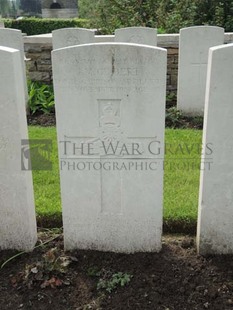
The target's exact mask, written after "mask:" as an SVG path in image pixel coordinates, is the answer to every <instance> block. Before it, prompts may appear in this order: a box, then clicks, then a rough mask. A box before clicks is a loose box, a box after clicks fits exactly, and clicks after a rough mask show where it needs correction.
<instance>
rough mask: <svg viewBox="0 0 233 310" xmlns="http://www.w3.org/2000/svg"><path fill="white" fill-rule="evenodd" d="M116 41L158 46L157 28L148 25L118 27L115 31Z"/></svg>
mask: <svg viewBox="0 0 233 310" xmlns="http://www.w3.org/2000/svg"><path fill="white" fill-rule="evenodd" d="M115 42H125V43H136V44H144V45H151V46H157V29H155V28H147V27H129V28H121V29H117V30H116V31H115Z"/></svg>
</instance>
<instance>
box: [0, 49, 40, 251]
mask: <svg viewBox="0 0 233 310" xmlns="http://www.w3.org/2000/svg"><path fill="white" fill-rule="evenodd" d="M0 71H1V74H0V249H17V250H26V251H29V250H32V249H33V247H34V245H35V243H36V240H37V232H36V217H35V208H34V198H33V186H32V174H31V172H30V171H23V170H22V169H21V140H22V139H28V134H27V121H26V115H25V112H24V109H23V108H24V103H25V98H24V83H23V74H22V63H21V55H20V52H19V51H18V50H15V49H11V48H7V47H0Z"/></svg>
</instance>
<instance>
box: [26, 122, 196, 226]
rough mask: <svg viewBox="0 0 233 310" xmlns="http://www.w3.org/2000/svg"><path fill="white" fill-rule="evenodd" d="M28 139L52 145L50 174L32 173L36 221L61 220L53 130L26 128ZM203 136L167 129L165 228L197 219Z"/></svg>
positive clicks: (193, 222) (54, 131)
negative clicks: (39, 140)
mask: <svg viewBox="0 0 233 310" xmlns="http://www.w3.org/2000/svg"><path fill="white" fill-rule="evenodd" d="M29 136H30V138H31V139H51V140H52V141H53V151H52V157H51V159H52V162H53V169H52V171H33V182H34V190H35V202H36V212H37V215H38V218H43V219H46V218H47V219H48V221H49V220H52V219H54V220H56V219H60V218H61V200H60V188H59V186H60V185H59V166H58V154H57V141H56V129H55V128H54V127H37V126H30V127H29ZM201 138H202V132H201V131H199V130H190V129H176V130H174V129H166V138H165V141H166V144H167V150H166V157H165V159H166V160H165V176H164V221H165V223H166V225H167V226H168V227H169V225H173V223H182V225H183V226H185V225H190V224H192V225H195V223H196V218H197V204H198V188H199V175H200V172H199V164H200V151H199V150H198V145H200V144H201Z"/></svg>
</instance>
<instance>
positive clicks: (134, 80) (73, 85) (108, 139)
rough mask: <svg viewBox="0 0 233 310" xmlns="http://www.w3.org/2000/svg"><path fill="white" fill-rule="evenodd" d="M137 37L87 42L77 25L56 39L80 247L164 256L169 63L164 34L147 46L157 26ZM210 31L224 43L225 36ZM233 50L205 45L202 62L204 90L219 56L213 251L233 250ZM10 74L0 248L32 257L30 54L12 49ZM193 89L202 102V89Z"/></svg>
mask: <svg viewBox="0 0 233 310" xmlns="http://www.w3.org/2000/svg"><path fill="white" fill-rule="evenodd" d="M195 28H196V27H195ZM201 28H202V27H201ZM131 30H132V33H133V34H132V33H130V34H129V35H128V36H129V37H130V38H134V39H132V40H131V43H124V42H123V41H124V38H125V35H126V34H125V33H124V30H119V42H115V43H95V44H94V43H90V42H89V41H90V37H91V36H92V33H91V32H90V31H87V30H82V35H80V36H79V39H78V40H79V41H75V40H74V39H73V37H74V35H71V33H72V31H73V30H70V29H68V30H62V31H56V32H54V34H53V37H54V46H55V47H56V48H60V49H55V50H54V51H53V57H52V58H53V59H52V60H53V79H54V90H55V101H56V118H57V132H58V145H59V161H60V180H61V197H62V212H63V226H64V242H65V248H66V249H68V250H72V249H77V248H78V249H95V250H102V251H114V252H124V253H133V252H140V251H147V252H152V251H156V252H158V251H159V250H160V249H161V235H162V211H163V161H164V148H163V146H164V131H165V96H166V68H167V66H166V59H167V56H166V50H164V49H162V48H158V47H156V44H155V43H156V39H154V42H155V43H154V46H152V45H149V44H148V43H147V42H148V38H147V37H146V36H145V35H144V34H143V31H146V29H143V30H142V29H140V32H138V33H137V32H135V28H134V29H128V30H127V32H130V31H131ZM191 30H192V31H194V30H195V29H191ZM202 30H204V31H205V32H206V33H208V34H209V35H210V37H214V38H215V39H216V42H217V41H218V40H219V41H218V42H219V43H221V42H220V41H221V40H220V39H221V33H222V35H223V30H222V29H220V28H217V27H203V28H202ZM1 31H2V30H0V38H1ZM4 31H5V30H4ZM6 31H7V32H8V31H9V30H6ZM65 31H71V33H70V35H69V36H66V38H67V40H68V41H69V45H70V46H69V47H64V44H67V43H64V42H63V41H62V40H63V39H64V32H65ZM122 31H123V32H122ZM185 31H186V30H185ZM185 31H184V32H185ZM117 32H118V31H117ZM117 32H116V37H117ZM60 34H61V37H62V39H61V42H60V43H59V35H60ZM151 34H152V30H151ZM86 35H87V36H88V37H89V39H86ZM194 35H196V32H195V31H194ZM93 36H94V34H93ZM149 36H150V34H149V33H148V37H149ZM81 38H82V39H81ZM84 38H85V39H84ZM140 38H144V39H145V43H147V44H141V41H140V40H141V39H140ZM155 38H156V36H155ZM85 40H86V41H85ZM136 40H137V42H136V43H135V41H136ZM181 40H182V38H181ZM198 40H199V41H198ZM84 41H85V42H84ZM87 41H88V42H87ZM132 41H133V43H132ZM149 41H150V42H151V38H150V39H149ZM197 41H198V42H202V38H200V37H198V38H196V42H197ZM205 42H206V41H205ZM83 43H86V44H83ZM213 43H214V42H213V41H211V39H210V40H209V44H210V45H211V46H212V44H213ZM0 44H2V43H1V39H0ZM63 47H64V48H63ZM185 48H186V49H187V51H189V50H190V48H189V47H185ZM205 48H206V49H207V48H208V47H207V46H206V47H205ZM232 49H233V45H232V44H229V45H220V46H217V47H212V48H210V49H209V57H206V58H204V56H203V58H202V52H201V51H200V50H198V53H197V54H196V55H197V56H196V57H197V58H196V59H197V60H195V61H194V62H193V64H192V66H191V67H190V70H193V72H195V74H196V76H198V77H199V82H200V83H201V84H202V82H203V81H202V82H201V79H200V75H201V72H202V69H201V68H203V66H204V62H207V59H208V70H207V83H206V82H205V79H204V83H205V84H206V92H205V96H206V97H205V98H206V99H205V120H204V132H203V144H204V145H207V144H211V145H212V147H213V148H212V153H211V158H210V156H209V154H206V153H203V155H202V163H203V162H204V163H205V162H207V161H209V160H211V161H212V162H213V164H212V165H211V169H207V170H206V169H202V171H201V181H200V198H199V212H198V230H197V231H198V233H197V245H198V251H199V252H200V253H201V254H214V253H216V254H229V253H233V225H232V223H233V208H232V204H233V188H232V181H233V180H232V179H233V166H232V165H233V164H232V163H231V160H230V158H231V157H232V151H233V149H232V146H233V140H232V137H231V135H230V132H231V126H232V125H231V124H232V121H231V120H232V113H233V107H232V100H231V98H232V89H231V84H232V79H233V76H232V69H233V68H232V67H233V62H232V58H233V53H232ZM180 57H181V58H182V56H180ZM185 57H187V54H186V56H185ZM185 61H186V60H185ZM196 61H197V62H199V64H200V67H199V68H198V70H197V69H196V67H197V66H196V64H197V63H196ZM202 62H203V63H202ZM180 63H182V59H181V60H180ZM202 65H203V66H202ZM0 68H1V75H0V117H1V120H0V248H1V249H9V248H10V249H11V248H13V249H23V250H31V249H32V248H33V246H34V244H35V242H36V217H35V208H34V200H33V186H32V175H31V172H30V171H26V170H25V169H22V167H23V163H22V161H23V159H25V158H23V157H22V156H21V155H22V154H23V155H24V157H25V154H26V158H27V159H28V160H30V159H29V149H28V147H27V144H24V143H22V142H21V141H25V140H27V139H28V136H27V125H26V116H25V112H24V110H25V100H26V99H25V69H24V64H23V62H22V50H21V51H19V50H18V49H14V48H10V47H3V46H2V47H1V48H0ZM196 70H197V71H196ZM183 75H185V72H183ZM186 91H187V92H189V97H192V96H195V91H194V90H193V89H192V90H189V89H186ZM200 92H201V90H200V89H199V93H200ZM203 104H204V103H203ZM25 148H26V149H25Z"/></svg>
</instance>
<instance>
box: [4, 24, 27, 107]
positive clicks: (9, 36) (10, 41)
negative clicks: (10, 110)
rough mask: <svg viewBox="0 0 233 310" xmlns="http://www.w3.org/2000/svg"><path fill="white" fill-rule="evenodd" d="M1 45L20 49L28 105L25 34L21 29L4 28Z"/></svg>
mask: <svg viewBox="0 0 233 310" xmlns="http://www.w3.org/2000/svg"><path fill="white" fill-rule="evenodd" d="M0 46H6V47H10V48H14V49H17V50H19V51H20V55H21V63H22V68H23V70H22V73H23V82H24V92H25V93H24V97H25V105H26V107H27V105H28V88H27V76H26V66H25V61H24V44H23V36H22V32H21V30H16V29H8V28H2V29H0Z"/></svg>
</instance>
